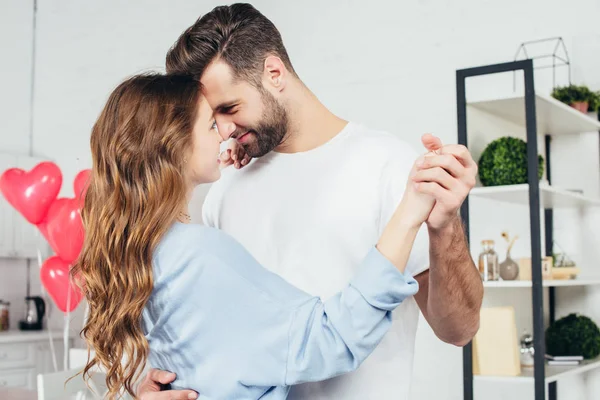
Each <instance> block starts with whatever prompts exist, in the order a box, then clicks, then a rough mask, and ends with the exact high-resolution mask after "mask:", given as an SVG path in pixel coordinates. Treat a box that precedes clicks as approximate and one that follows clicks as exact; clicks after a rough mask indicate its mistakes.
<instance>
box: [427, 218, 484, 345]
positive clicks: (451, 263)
mask: <svg viewBox="0 0 600 400" xmlns="http://www.w3.org/2000/svg"><path fill="white" fill-rule="evenodd" d="M429 240H430V246H429V249H430V250H429V257H430V268H429V282H428V283H429V290H428V299H427V320H428V322H429V324H430V325H431V327H432V328H433V330H434V332H435V333H436V335H437V336H438V337H440V339H442V340H444V341H446V342H448V343H452V344H455V345H457V346H464V345H466V344H467V343H468V342H469V341H470V340H471V339H472V338H473V336H475V333H477V330H478V329H479V312H480V308H481V302H482V299H483V284H482V282H481V278H480V276H479V272H478V271H477V269H476V267H475V265H474V263H473V259H472V258H471V254H470V251H469V247H468V245H467V240H466V237H465V233H464V230H463V225H462V222H461V220H460V218H458V217H457V218H456V220H455V221H453V222H452V223H450V224H448V226H447V227H446V228H443V229H441V230H439V231H436V230H432V229H430V230H429Z"/></svg>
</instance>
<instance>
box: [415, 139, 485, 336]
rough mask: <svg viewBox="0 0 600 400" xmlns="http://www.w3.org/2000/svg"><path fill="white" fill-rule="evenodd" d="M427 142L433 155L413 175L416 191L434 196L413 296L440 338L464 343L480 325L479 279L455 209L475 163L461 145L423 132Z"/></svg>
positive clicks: (470, 181) (471, 182)
mask: <svg viewBox="0 0 600 400" xmlns="http://www.w3.org/2000/svg"><path fill="white" fill-rule="evenodd" d="M423 144H424V145H425V147H426V148H427V149H428V150H430V151H434V152H435V153H436V155H434V156H432V157H426V158H425V159H424V160H423V162H422V163H421V165H420V166H419V170H418V172H417V173H416V174H415V175H414V176H413V177H412V180H413V182H414V183H415V184H416V185H417V190H418V191H420V192H422V193H426V194H430V195H432V196H434V197H435V199H436V204H435V206H434V208H433V210H432V212H431V214H430V215H429V218H428V220H427V227H428V231H429V258H430V265H429V270H428V271H426V272H424V273H422V274H420V275H418V276H417V277H416V278H415V279H416V280H417V282H419V286H420V289H419V293H417V295H416V296H415V300H416V301H417V304H418V305H419V308H420V309H421V312H422V313H423V315H424V316H425V319H426V320H427V322H428V323H429V325H430V326H431V327H432V329H433V331H434V332H435V334H436V335H437V336H438V337H439V338H440V339H441V340H443V341H445V342H448V343H451V344H454V345H457V346H464V345H466V344H467V343H469V342H470V341H471V339H472V338H473V337H474V336H475V334H476V333H477V330H478V329H479V312H480V308H481V303H482V300H483V284H482V282H481V278H480V276H479V273H478V271H477V269H476V267H475V265H474V263H473V259H472V258H471V254H470V251H469V246H468V245H467V240H466V236H465V232H464V229H463V226H462V223H461V221H460V218H459V217H458V210H459V209H460V206H461V204H462V203H463V201H464V200H465V198H466V197H467V195H468V194H469V191H470V190H471V189H472V188H473V186H475V176H476V175H477V164H476V163H475V162H474V161H473V158H472V157H471V154H470V153H469V151H468V150H467V149H466V147H464V146H459V145H447V146H442V144H441V142H440V140H439V139H437V138H435V137H433V136H431V135H425V136H424V137H423Z"/></svg>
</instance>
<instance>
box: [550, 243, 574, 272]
mask: <svg viewBox="0 0 600 400" xmlns="http://www.w3.org/2000/svg"><path fill="white" fill-rule="evenodd" d="M554 248H558V249H560V253H553V254H552V261H553V268H552V279H575V278H577V275H579V272H580V269H579V268H577V266H576V264H575V262H574V261H573V260H572V259H571V258H570V257H569V256H568V255H567V253H566V252H565V251H564V250H562V249H561V247H560V246H559V245H558V243H556V242H554Z"/></svg>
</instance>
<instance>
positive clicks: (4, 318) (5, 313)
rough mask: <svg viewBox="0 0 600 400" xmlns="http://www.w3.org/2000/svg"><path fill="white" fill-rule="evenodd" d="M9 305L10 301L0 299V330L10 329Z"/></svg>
mask: <svg viewBox="0 0 600 400" xmlns="http://www.w3.org/2000/svg"><path fill="white" fill-rule="evenodd" d="M9 307H10V303H9V302H7V301H3V300H0V332H2V331H7V330H9V329H10V322H9V320H10V318H9V316H10V313H9Z"/></svg>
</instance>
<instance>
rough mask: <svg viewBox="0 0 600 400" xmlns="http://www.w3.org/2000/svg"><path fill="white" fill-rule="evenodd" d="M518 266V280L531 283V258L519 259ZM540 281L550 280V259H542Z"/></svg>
mask: <svg viewBox="0 0 600 400" xmlns="http://www.w3.org/2000/svg"><path fill="white" fill-rule="evenodd" d="M518 264H519V280H520V281H531V279H532V277H531V257H521V258H519V260H518ZM542 279H552V257H550V256H548V257H542Z"/></svg>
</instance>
